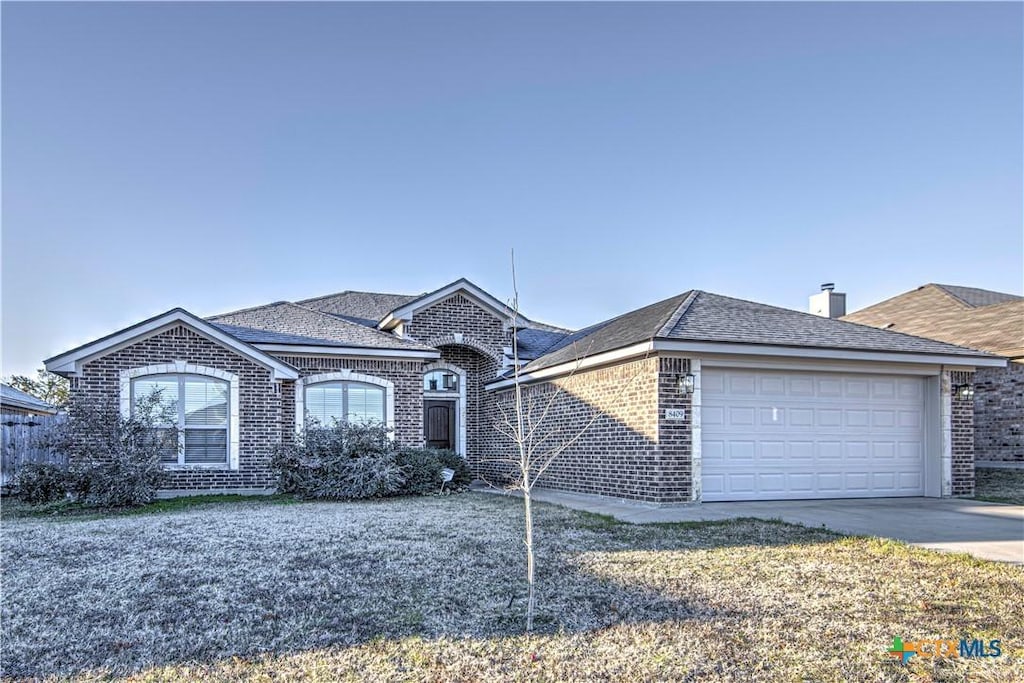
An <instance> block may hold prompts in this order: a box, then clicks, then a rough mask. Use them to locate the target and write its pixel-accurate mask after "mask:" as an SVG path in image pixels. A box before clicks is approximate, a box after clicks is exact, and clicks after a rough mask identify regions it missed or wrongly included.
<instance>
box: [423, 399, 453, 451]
mask: <svg viewBox="0 0 1024 683" xmlns="http://www.w3.org/2000/svg"><path fill="white" fill-rule="evenodd" d="M423 433H424V436H425V439H424V440H425V441H426V442H427V447H428V448H447V449H450V450H455V401H424V402H423Z"/></svg>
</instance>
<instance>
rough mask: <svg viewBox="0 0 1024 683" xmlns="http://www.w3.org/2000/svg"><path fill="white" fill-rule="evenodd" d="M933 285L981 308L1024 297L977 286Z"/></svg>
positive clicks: (969, 304) (1023, 298) (972, 305)
mask: <svg viewBox="0 0 1024 683" xmlns="http://www.w3.org/2000/svg"><path fill="white" fill-rule="evenodd" d="M932 286H933V287H938V288H939V289H941V290H943V291H945V292H946V293H947V294H951V295H952V296H955V297H956V298H957V299H959V300H960V301H962V302H964V303H965V304H967V305H968V306H970V307H971V308H979V307H981V306H992V305H994V304H1004V303H1006V302H1008V301H1022V300H1024V297H1021V296H1017V295H1016V294H1007V293H1006V292H994V291H992V290H990V289H978V288H977V287H960V286H958V285H939V284H933V285H932Z"/></svg>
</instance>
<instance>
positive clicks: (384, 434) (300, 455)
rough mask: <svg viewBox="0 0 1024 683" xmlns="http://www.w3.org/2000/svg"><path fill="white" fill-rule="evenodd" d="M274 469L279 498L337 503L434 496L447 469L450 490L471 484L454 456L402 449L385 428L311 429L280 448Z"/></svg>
mask: <svg viewBox="0 0 1024 683" xmlns="http://www.w3.org/2000/svg"><path fill="white" fill-rule="evenodd" d="M270 467H271V469H273V470H274V472H275V473H276V475H277V480H278V491H280V492H281V493H294V494H297V495H299V496H302V497H305V498H326V499H336V500H339V499H340V500H344V499H357V498H380V497H384V496H396V495H423V494H429V493H436V492H438V491H439V490H440V488H441V470H442V469H444V468H446V467H448V468H451V469H452V470H454V471H455V477H454V478H453V480H452V482H451V484H450V485H449V486H450V487H452V488H464V487H465V486H466V485H468V484H469V482H470V480H471V479H472V476H471V475H470V472H469V467H468V466H467V465H466V462H465V460H464V459H463V458H461V457H459V456H458V455H456V454H455V453H453V452H452V451H443V450H437V449H433V448H406V447H399V446H397V445H396V444H395V443H394V441H393V440H392V439H391V438H390V436H389V434H388V430H387V429H386V428H384V427H383V426H382V425H350V424H346V423H336V424H333V425H331V426H330V427H322V426H319V425H315V426H312V427H310V428H308V429H306V430H305V431H304V432H303V433H301V434H300V435H299V436H298V437H297V439H296V440H295V441H294V442H293V443H285V444H282V445H280V446H278V447H277V448H276V449H275V451H274V455H273V457H272V458H271V462H270Z"/></svg>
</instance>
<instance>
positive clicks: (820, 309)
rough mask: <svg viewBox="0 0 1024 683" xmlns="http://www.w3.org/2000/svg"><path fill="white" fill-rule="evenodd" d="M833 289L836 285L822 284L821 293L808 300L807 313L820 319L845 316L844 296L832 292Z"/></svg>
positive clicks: (831, 283) (832, 283) (830, 283)
mask: <svg viewBox="0 0 1024 683" xmlns="http://www.w3.org/2000/svg"><path fill="white" fill-rule="evenodd" d="M835 288H836V283H834V282H823V283H822V285H821V291H820V292H818V293H817V294H815V295H814V296H812V297H811V298H810V300H809V302H810V306H809V307H808V310H809V312H810V313H811V314H813V315H820V316H821V317H822V318H842V317H843V316H844V315H846V295H845V294H843V293H842V292H835V291H833V290H834V289H835Z"/></svg>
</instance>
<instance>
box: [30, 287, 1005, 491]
mask: <svg viewBox="0 0 1024 683" xmlns="http://www.w3.org/2000/svg"><path fill="white" fill-rule="evenodd" d="M513 336H514V338H515V342H516V346H517V348H518V349H519V355H520V362H521V363H522V364H523V365H522V370H523V375H522V379H523V382H524V383H525V384H526V386H525V387H524V391H525V392H526V394H527V396H532V395H536V393H543V392H545V391H548V392H549V393H550V389H551V388H552V387H554V386H561V387H563V388H564V389H565V391H564V392H563V393H560V394H559V395H558V397H557V399H556V401H555V402H554V403H553V404H552V406H551V409H550V411H549V414H548V418H547V419H548V424H550V425H551V426H553V427H558V426H560V425H564V426H565V427H566V433H572V431H573V429H574V428H576V427H578V425H580V424H586V423H587V422H588V421H589V420H590V418H591V417H594V418H595V420H596V421H595V422H594V423H593V424H592V425H591V427H590V428H589V429H588V430H587V432H586V433H585V434H584V435H583V436H582V438H580V439H578V440H576V441H575V442H574V443H572V444H571V446H570V447H569V448H567V449H566V450H565V452H564V453H563V454H562V456H561V457H560V458H559V459H558V461H557V462H556V463H555V464H554V465H553V466H552V467H551V469H550V470H549V471H548V472H547V473H546V475H545V476H544V477H543V479H542V481H541V483H542V484H544V485H546V486H549V487H554V488H561V489H566V490H571V491H579V492H585V493H597V494H604V495H609V496H616V497H621V498H631V499H637V500H645V501H651V502H657V503H675V502H689V501H701V500H746V499H772V498H833V497H835V498H839V497H863V496H920V495H928V496H948V495H966V494H970V493H971V492H972V490H973V474H974V461H973V452H972V444H973V435H972V431H971V419H970V417H971V407H970V404H969V403H965V402H964V401H962V400H960V399H958V398H956V396H955V395H954V393H953V392H952V391H951V388H952V387H953V386H954V385H957V384H962V383H969V382H970V381H971V373H972V372H973V371H974V369H975V368H976V367H1001V366H1002V365H1004V364H1005V362H1004V361H1003V360H1002V359H999V358H995V357H993V356H990V355H988V354H985V353H981V352H978V351H974V350H970V349H965V348H961V347H959V346H954V345H951V344H946V343H942V342H937V341H932V340H927V339H921V338H918V337H911V336H907V335H904V334H899V333H896V332H889V331H883V330H877V329H873V328H871V327H865V326H862V325H855V324H852V323H848V322H843V321H839V320H833V319H829V318H822V317H817V316H813V315H809V314H806V313H799V312H796V311H790V310H785V309H779V308H774V307H771V306H765V305H762V304H757V303H753V302H750V301H741V300H738V299H732V298H729V297H725V296H719V295H716V294H711V293H707V292H701V291H697V290H693V291H688V292H685V293H683V294H680V295H678V296H676V297H672V298H671V299H667V300H665V301H661V302H659V303H656V304H652V305H650V306H646V307H644V308H641V309H639V310H636V311H632V312H630V313H626V314H625V315H621V316H618V317H616V318H613V319H611V320H607V321H604V322H601V323H598V324H596V325H593V326H591V327H588V328H586V329H583V330H579V331H575V332H573V331H569V330H565V329H562V328H558V327H553V326H550V325H544V324H541V323H538V322H535V321H533V320H530V319H529V318H527V317H525V316H522V315H520V316H519V317H517V318H515V319H513V318H512V315H511V314H510V312H509V310H508V308H507V306H506V305H505V304H503V303H502V302H501V301H499V300H498V299H496V298H495V297H494V296H492V295H491V294H489V293H487V292H485V291H484V290H482V289H480V288H479V287H477V286H476V285H474V284H473V283H471V282H469V281H467V280H464V279H463V280H458V281H456V282H453V283H451V284H449V285H446V286H444V287H442V288H440V289H438V290H436V291H433V292H430V293H428V294H423V295H419V296H407V295H396V294H377V293H368V292H342V293H339V294H332V295H327V296H322V297H317V298H314V299H306V300H303V301H298V302H277V303H272V304H268V305H266V306H258V307H255V308H248V309H243V310H240V311H234V312H232V313H225V314H222V315H216V316H212V317H210V318H207V319H202V318H199V317H197V316H195V315H192V314H191V313H189V312H187V311H185V310H182V309H174V310H171V311H168V312H166V313H163V314H161V315H158V316H155V317H153V318H150V319H149V320H145V321H143V322H140V323H138V324H136V325H133V326H131V327H128V328H126V329H123V330H120V331H118V332H115V333H113V334H111V335H109V336H107V337H104V338H102V339H99V340H96V341H94V342H92V343H89V344H86V345H84V346H81V347H78V348H76V349H73V350H71V351H67V352H65V353H62V354H60V355H58V356H55V357H54V358H51V359H49V360H47V361H46V367H47V369H48V370H50V371H52V372H57V373H59V374H61V375H64V376H66V377H68V378H69V379H70V380H71V392H72V394H73V395H74V396H77V397H83V396H84V397H94V398H96V399H107V400H109V399H111V398H117V399H118V400H120V405H121V407H122V410H124V411H126V412H127V411H130V410H131V409H132V405H133V397H135V396H138V395H140V394H141V393H145V392H148V391H150V390H152V389H154V388H160V389H162V390H163V396H165V397H170V400H172V401H174V402H175V405H176V406H177V407H178V420H179V426H180V427H181V429H182V446H183V447H182V448H181V449H180V452H179V453H176V454H173V453H172V454H170V455H169V456H168V462H167V468H168V470H169V471H170V477H169V483H168V486H169V488H170V489H172V490H174V491H177V492H186V491H193V492H195V491H206V492H211V491H252V490H260V489H270V488H272V487H273V486H274V478H273V475H272V473H271V472H270V471H269V470H268V467H267V463H268V460H269V457H270V455H271V452H272V449H273V448H274V445H275V444H277V443H280V442H281V441H282V440H286V439H291V438H293V435H294V434H295V433H296V431H297V430H299V429H301V428H302V427H303V426H304V425H305V424H308V422H309V421H310V420H317V421H319V422H321V423H322V422H329V421H330V420H332V419H341V420H353V421H362V420H378V421H381V422H383V423H385V424H386V425H387V426H388V427H390V428H391V429H392V430H393V432H394V436H395V438H396V439H397V440H398V441H399V442H401V443H404V444H410V445H422V444H429V445H431V446H436V447H449V448H454V449H455V450H456V451H458V452H459V453H461V454H462V455H464V456H465V457H466V458H467V459H468V461H469V463H470V464H471V466H472V467H473V468H474V470H475V472H476V473H477V475H478V476H480V477H483V478H487V479H490V480H494V479H498V478H500V477H501V476H502V474H503V473H504V470H503V468H502V467H501V466H499V465H496V464H495V462H494V458H495V457H497V456H500V455H502V454H509V453H511V452H512V450H513V449H512V444H511V443H510V442H509V441H508V440H507V439H505V438H504V437H502V436H501V433H500V432H499V431H498V430H497V429H496V428H495V427H496V425H497V423H498V420H499V417H500V415H501V413H502V411H503V410H507V407H508V402H509V401H510V398H511V396H512V394H513V393H514V392H513V391H512V382H511V380H510V379H509V374H510V372H511V369H512V367H513V358H512V348H511V347H512V345H513ZM624 383H629V384H628V386H627V390H626V391H625V392H623V391H622V386H623V384H624Z"/></svg>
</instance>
